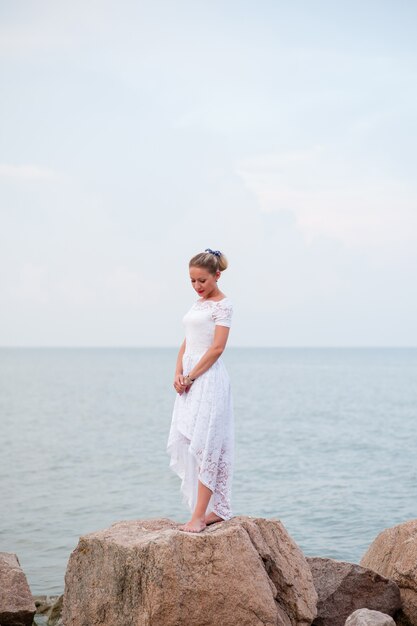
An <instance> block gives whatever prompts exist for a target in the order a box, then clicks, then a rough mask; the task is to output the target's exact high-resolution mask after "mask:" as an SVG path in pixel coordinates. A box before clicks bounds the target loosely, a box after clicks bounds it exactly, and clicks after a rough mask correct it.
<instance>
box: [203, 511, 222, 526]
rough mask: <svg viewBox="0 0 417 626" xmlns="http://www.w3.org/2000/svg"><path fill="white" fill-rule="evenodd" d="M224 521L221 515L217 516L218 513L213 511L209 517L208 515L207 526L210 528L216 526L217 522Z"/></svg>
mask: <svg viewBox="0 0 417 626" xmlns="http://www.w3.org/2000/svg"><path fill="white" fill-rule="evenodd" d="M223 521H224V519H223V518H222V517H219V515H216V513H214V512H213V511H212V512H211V513H208V515H206V524H207V526H209V524H215V523H216V522H223Z"/></svg>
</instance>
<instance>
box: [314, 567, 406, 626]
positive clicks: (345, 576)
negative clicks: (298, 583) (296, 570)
mask: <svg viewBox="0 0 417 626" xmlns="http://www.w3.org/2000/svg"><path fill="white" fill-rule="evenodd" d="M307 562H308V564H309V566H310V567H311V571H312V574H313V580H314V585H315V587H316V591H317V593H318V597H319V600H318V603H317V613H318V614H317V617H316V619H315V620H314V622H313V624H314V626H344V624H345V621H346V619H347V618H348V617H349V615H350V614H351V613H353V612H354V611H355V610H357V609H362V608H368V609H373V610H376V611H381V612H382V613H387V614H388V615H394V614H395V613H396V611H398V609H399V608H400V606H401V600H400V590H399V589H398V587H397V585H396V584H395V583H394V582H393V581H392V580H388V579H387V578H384V577H383V576H380V575H379V574H377V573H375V572H373V571H371V570H370V569H366V568H364V567H361V566H360V565H355V564H354V563H346V562H345V561H335V560H333V559H322V558H319V557H314V558H307Z"/></svg>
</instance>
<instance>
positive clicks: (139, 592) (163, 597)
mask: <svg viewBox="0 0 417 626" xmlns="http://www.w3.org/2000/svg"><path fill="white" fill-rule="evenodd" d="M177 526H178V524H177V523H176V522H173V521H172V520H169V519H153V520H128V521H122V522H117V523H115V524H112V526H111V527H110V528H107V529H105V530H100V531H97V532H93V533H89V534H87V535H84V536H82V537H80V540H79V542H78V546H77V547H76V548H75V550H74V551H73V552H72V553H71V555H70V558H69V561H68V565H67V570H66V573H65V591H64V606H63V612H62V618H63V622H64V624H65V625H66V626H132V625H133V624H136V625H137V626H179V625H181V626H236V625H237V624H238V625H239V626H254V624H259V625H261V624H264V625H265V626H310V624H311V622H312V621H313V619H314V617H315V616H316V604H317V593H316V591H315V589H314V585H313V578H312V575H311V571H310V568H309V566H308V564H307V562H306V559H305V557H304V555H303V553H302V552H301V550H300V548H299V547H298V546H297V544H296V543H295V542H294V541H293V540H292V539H291V537H290V536H289V534H288V533H287V531H286V530H285V528H284V526H283V525H282V524H281V522H280V521H279V520H272V519H265V518H252V517H248V516H237V517H233V518H232V519H230V520H227V521H224V522H221V523H217V524H212V525H211V526H208V527H207V528H206V529H205V530H204V531H203V532H201V533H187V532H181V531H180V530H178V528H177Z"/></svg>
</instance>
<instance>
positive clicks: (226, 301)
mask: <svg viewBox="0 0 417 626" xmlns="http://www.w3.org/2000/svg"><path fill="white" fill-rule="evenodd" d="M213 303H214V304H215V305H216V306H217V307H219V308H220V309H223V308H227V309H228V308H233V304H232V301H231V300H230V298H229V297H228V296H225V297H224V298H222V299H221V300H213Z"/></svg>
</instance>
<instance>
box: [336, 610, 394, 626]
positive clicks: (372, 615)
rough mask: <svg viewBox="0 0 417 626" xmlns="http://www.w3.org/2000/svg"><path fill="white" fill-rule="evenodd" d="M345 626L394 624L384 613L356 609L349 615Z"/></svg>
mask: <svg viewBox="0 0 417 626" xmlns="http://www.w3.org/2000/svg"><path fill="white" fill-rule="evenodd" d="M345 626H395V622H394V620H393V619H392V617H391V616H390V615H387V614H386V613H380V611H370V610H369V609H358V610H357V611H355V612H354V613H352V615H349V617H348V618H347V620H346V624H345Z"/></svg>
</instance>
